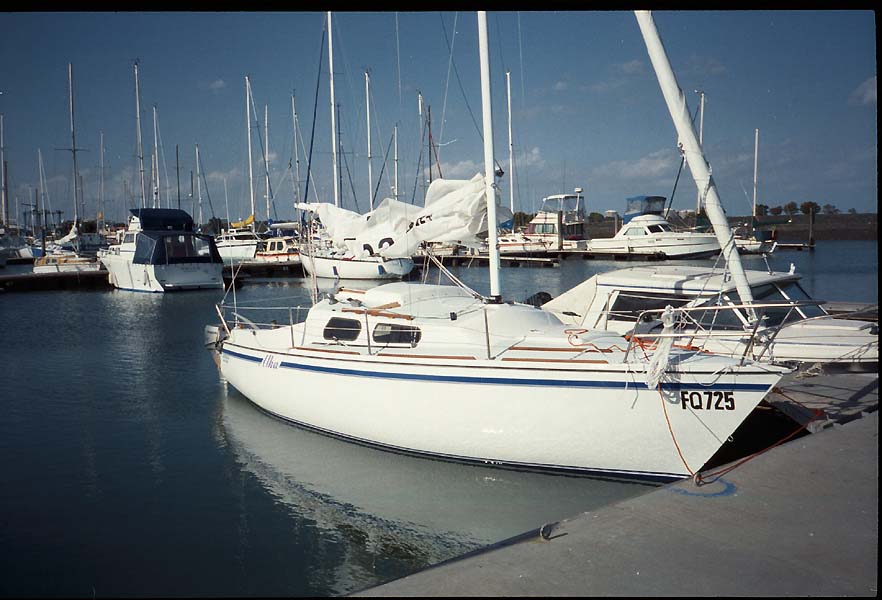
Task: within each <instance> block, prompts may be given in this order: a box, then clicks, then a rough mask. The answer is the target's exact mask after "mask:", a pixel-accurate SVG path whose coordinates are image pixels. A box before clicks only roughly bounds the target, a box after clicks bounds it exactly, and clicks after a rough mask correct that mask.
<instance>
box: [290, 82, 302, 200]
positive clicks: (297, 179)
mask: <svg viewBox="0 0 882 600" xmlns="http://www.w3.org/2000/svg"><path fill="white" fill-rule="evenodd" d="M291 113H292V114H293V116H294V201H295V202H300V154H299V152H298V149H297V107H296V105H295V104H294V94H291Z"/></svg>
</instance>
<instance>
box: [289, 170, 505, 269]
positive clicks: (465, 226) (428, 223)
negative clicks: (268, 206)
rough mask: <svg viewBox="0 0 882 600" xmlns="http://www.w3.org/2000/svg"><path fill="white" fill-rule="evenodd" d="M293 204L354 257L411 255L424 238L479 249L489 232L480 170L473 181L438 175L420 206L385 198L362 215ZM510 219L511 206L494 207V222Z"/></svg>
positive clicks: (320, 205)
mask: <svg viewBox="0 0 882 600" xmlns="http://www.w3.org/2000/svg"><path fill="white" fill-rule="evenodd" d="M297 208H299V209H301V210H308V211H312V212H314V213H316V214H317V215H318V217H319V219H321V222H322V225H324V227H325V229H326V230H327V231H328V234H329V235H330V236H331V238H333V240H334V245H335V246H336V247H338V248H340V249H346V250H347V251H348V252H351V253H352V254H353V255H354V256H355V257H357V258H361V257H364V256H370V255H371V254H379V255H381V256H385V257H386V258H404V257H411V256H414V255H415V254H416V253H417V249H418V248H419V247H420V244H422V243H423V242H456V243H458V244H461V245H463V246H472V247H477V246H479V245H480V239H479V238H478V235H479V234H480V233H483V232H484V231H487V205H486V200H485V191H484V176H483V175H481V174H480V173H479V174H477V175H475V176H474V177H472V178H471V179H436V180H435V181H433V182H432V183H431V184H430V185H429V189H428V190H427V192H426V204H425V206H422V207H420V206H414V205H413V204H407V203H405V202H399V201H397V200H394V199H392V198H386V199H385V200H383V201H382V202H381V203H380V204H379V205H378V206H377V208H375V209H374V210H373V211H371V212H369V213H366V214H364V215H360V214H358V213H355V212H352V211H349V210H346V209H341V208H337V207H335V206H334V205H332V204H329V203H325V202H318V203H312V204H306V203H299V204H297ZM511 218H512V215H511V212H510V211H509V210H507V209H505V208H502V207H497V221H498V223H502V222H505V221H507V220H509V219H511ZM498 223H497V224H498Z"/></svg>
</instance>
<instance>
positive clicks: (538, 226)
mask: <svg viewBox="0 0 882 600" xmlns="http://www.w3.org/2000/svg"><path fill="white" fill-rule="evenodd" d="M558 219H560V220H558ZM587 240H588V228H587V223H586V219H585V198H584V197H583V196H582V188H576V189H575V190H574V192H573V193H572V194H556V195H553V196H546V197H545V198H543V199H542V206H541V207H540V208H539V212H538V213H536V216H535V217H533V219H532V220H531V221H530V222H529V223H528V224H527V226H526V228H524V230H523V231H517V232H512V233H510V234H507V235H500V236H499V253H500V254H528V253H531V252H547V251H550V250H558V249H563V250H584V249H585V248H586V246H587Z"/></svg>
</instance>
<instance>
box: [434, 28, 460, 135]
mask: <svg viewBox="0 0 882 600" xmlns="http://www.w3.org/2000/svg"><path fill="white" fill-rule="evenodd" d="M438 15H439V16H440V17H441V23H444V14H443V13H438ZM458 19H459V12H456V13H454V14H453V41H452V42H451V44H450V58H448V60H447V81H446V82H445V83H444V101H443V102H442V103H441V131H440V132H439V134H438V142H439V144H440V143H442V142H443V141H444V123H445V116H446V114H447V90H448V88H449V86H450V68H451V66H452V65H453V47H454V45H455V44H456V23H457V20H458Z"/></svg>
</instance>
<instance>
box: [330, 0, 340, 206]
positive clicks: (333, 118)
mask: <svg viewBox="0 0 882 600" xmlns="http://www.w3.org/2000/svg"><path fill="white" fill-rule="evenodd" d="M328 71H329V74H330V76H329V81H330V86H331V157H332V160H333V163H334V206H338V207H339V206H340V185H339V183H338V182H337V121H336V115H335V114H334V112H335V110H336V106H337V105H336V103H335V101H334V35H333V28H332V27H331V11H328Z"/></svg>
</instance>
